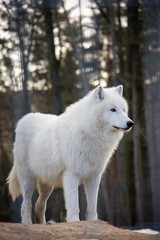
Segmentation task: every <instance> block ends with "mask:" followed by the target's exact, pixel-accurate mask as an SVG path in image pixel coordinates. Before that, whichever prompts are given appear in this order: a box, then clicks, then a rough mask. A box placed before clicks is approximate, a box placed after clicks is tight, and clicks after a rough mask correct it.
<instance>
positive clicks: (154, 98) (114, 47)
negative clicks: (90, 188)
mask: <svg viewBox="0 0 160 240" xmlns="http://www.w3.org/2000/svg"><path fill="white" fill-rule="evenodd" d="M99 84H100V85H101V86H103V87H111V86H117V85H119V84H122V85H123V87H124V96H125V98H126V99H127V101H128V103H129V109H130V112H129V116H130V117H131V118H132V119H133V120H134V122H135V125H134V128H133V129H132V130H131V131H130V132H129V133H127V134H126V135H125V137H124V138H123V140H122V141H121V144H120V146H119V148H118V150H117V151H116V153H115V154H114V156H113V157H112V160H111V162H110V164H109V166H108V167H107V169H106V171H105V173H104V175H103V178H102V181H101V185H100V190H99V198H98V213H99V218H100V219H102V220H105V221H108V222H110V223H111V224H113V225H115V226H151V227H153V228H158V227H159V228H160V157H159V156H160V127H159V123H160V2H159V1H158V0H152V1H150V0H74V1H70V0H4V1H0V221H1V222H20V221H21V219H20V204H21V202H22V199H21V197H19V198H18V199H17V200H16V201H15V202H14V203H13V202H12V200H11V197H10V196H9V193H8V186H7V184H6V178H7V176H8V174H9V171H10V169H11V167H12V164H13V159H12V146H13V142H14V138H15V132H14V130H15V127H16V124H17V121H18V120H19V119H20V118H21V117H22V116H23V115H25V114H27V113H29V112H42V113H53V114H58V115H59V114H61V113H62V112H63V111H64V110H65V108H66V107H67V106H68V105H70V104H71V103H73V102H75V101H77V100H78V99H79V98H81V97H83V96H84V95H85V94H87V93H88V92H89V91H90V90H91V89H93V88H94V87H96V86H98V85H99ZM79 192H80V199H79V201H80V205H81V207H82V211H81V212H80V217H81V219H84V215H85V214H84V212H85V209H86V199H85V195H84V189H83V187H82V186H80V188H79ZM36 198H37V192H35V193H34V197H33V203H34V202H35V199H36ZM65 215H66V212H65V208H64V198H63V191H62V189H56V190H54V192H53V194H52V195H51V197H50V199H49V201H48V205H47V213H46V217H47V220H50V219H54V220H55V221H56V222H62V221H64V220H65Z"/></svg>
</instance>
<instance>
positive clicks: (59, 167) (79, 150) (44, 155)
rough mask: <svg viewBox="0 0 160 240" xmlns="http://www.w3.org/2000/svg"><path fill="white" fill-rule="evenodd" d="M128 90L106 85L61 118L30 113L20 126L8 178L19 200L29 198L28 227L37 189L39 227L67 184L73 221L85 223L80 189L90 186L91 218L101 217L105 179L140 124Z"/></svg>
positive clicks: (26, 206) (24, 218)
mask: <svg viewBox="0 0 160 240" xmlns="http://www.w3.org/2000/svg"><path fill="white" fill-rule="evenodd" d="M122 92H123V87H122V86H121V85H120V86H118V87H113V88H106V89H104V88H102V87H101V86H99V87H97V88H95V89H94V90H92V91H91V92H90V93H89V94H88V95H87V96H85V97H84V98H82V99H81V100H79V101H78V102H76V103H74V104H72V105H71V106H69V107H68V108H67V109H66V111H65V112H64V113H63V114H61V115H60V116H55V115H49V114H41V113H30V114H28V115H26V116H24V117H23V118H22V119H21V120H20V121H19V123H18V125H17V128H16V139H15V143H14V165H13V168H12V170H11V172H10V174H9V177H8V184H9V191H10V193H11V195H12V198H13V200H15V199H16V198H17V197H18V196H19V195H20V194H22V196H23V203H22V207H21V215H22V222H23V223H32V220H31V219H32V217H31V207H32V206H31V198H32V194H33V191H34V189H35V188H36V187H37V188H38V191H39V198H38V200H37V202H36V205H35V214H36V221H37V223H45V210H46V202H47V199H48V198H49V196H50V194H51V192H52V191H53V188H54V187H56V186H61V185H62V186H63V188H64V196H65V204H66V209H67V221H69V222H71V221H79V203H78V186H79V185H80V184H84V186H85V191H86V196H87V205H88V207H87V219H88V220H96V219H97V196H98V189H99V184H100V180H101V176H102V174H103V172H104V170H105V168H106V165H107V163H108V162H109V159H110V158H111V156H112V154H113V153H114V151H115V149H116V148H117V146H118V143H119V141H120V140H121V138H122V136H123V133H124V132H126V131H127V130H129V129H130V128H131V127H132V125H133V124H134V123H133V121H132V120H131V119H130V118H129V117H128V116H127V113H128V106H127V102H126V100H125V99H124V98H123V97H122Z"/></svg>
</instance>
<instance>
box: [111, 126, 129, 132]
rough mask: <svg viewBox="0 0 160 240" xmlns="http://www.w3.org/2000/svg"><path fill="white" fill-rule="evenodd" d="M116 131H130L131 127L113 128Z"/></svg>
mask: <svg viewBox="0 0 160 240" xmlns="http://www.w3.org/2000/svg"><path fill="white" fill-rule="evenodd" d="M113 127H114V128H115V129H117V130H120V131H127V130H129V127H126V128H120V127H116V126H113Z"/></svg>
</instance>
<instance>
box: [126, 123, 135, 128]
mask: <svg viewBox="0 0 160 240" xmlns="http://www.w3.org/2000/svg"><path fill="white" fill-rule="evenodd" d="M133 125H134V122H133V121H128V122H127V127H128V129H129V128H131V127H132V126H133Z"/></svg>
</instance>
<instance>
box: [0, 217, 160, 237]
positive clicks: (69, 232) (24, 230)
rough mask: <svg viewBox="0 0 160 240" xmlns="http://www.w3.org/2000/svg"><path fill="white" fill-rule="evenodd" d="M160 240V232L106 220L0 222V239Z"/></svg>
mask: <svg viewBox="0 0 160 240" xmlns="http://www.w3.org/2000/svg"><path fill="white" fill-rule="evenodd" d="M32 239H34V240H53V239H65V240H75V239H80V240H103V239H105V240H106V239H107V240H160V234H158V235H148V234H141V233H135V232H132V231H130V230H123V229H120V228H117V227H114V226H112V225H110V224H109V223H107V222H104V221H100V220H98V221H93V222H90V221H81V222H73V223H56V224H53V225H45V224H20V223H2V222H1V223H0V240H32Z"/></svg>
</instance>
